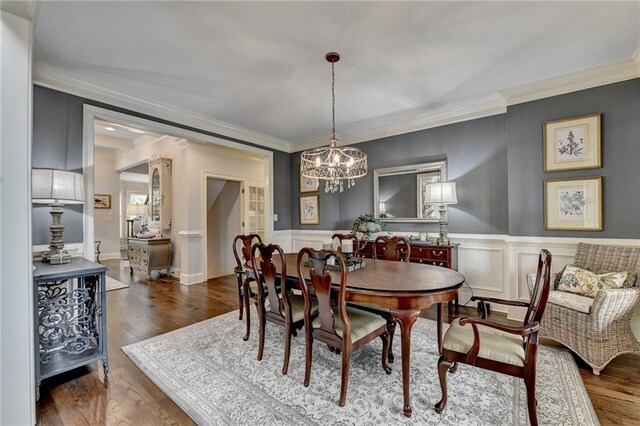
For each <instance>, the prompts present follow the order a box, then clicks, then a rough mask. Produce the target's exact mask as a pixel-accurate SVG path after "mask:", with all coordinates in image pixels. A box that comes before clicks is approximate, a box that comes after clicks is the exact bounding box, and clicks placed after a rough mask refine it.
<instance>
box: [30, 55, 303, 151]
mask: <svg viewBox="0 0 640 426" xmlns="http://www.w3.org/2000/svg"><path fill="white" fill-rule="evenodd" d="M33 83H34V84H37V85H38V86H42V87H47V88H50V89H54V90H58V91H61V92H65V93H69V94H71V95H75V96H80V97H83V98H87V99H91V100H94V101H98V102H103V103H105V104H109V105H113V106H116V107H119V108H125V109H128V110H131V111H136V112H139V113H142V114H146V115H149V116H152V117H156V118H160V119H163V120H168V121H171V122H174V123H178V124H182V125H185V126H189V127H193V128H195V129H199V130H203V131H206V132H210V133H214V134H217V135H222V136H226V137H229V138H234V139H238V140H240V141H243V142H249V143H252V144H256V145H259V146H261V147H267V148H271V149H275V150H278V151H284V152H287V153H288V152H291V143H290V142H288V141H284V140H282V139H278V138H274V137H271V136H268V135H264V134H262V133H258V132H254V131H252V130H248V129H244V128H242V127H239V126H234V125H232V124H229V123H225V122H223V121H218V120H214V119H211V118H208V117H205V116H202V115H198V114H194V113H192V112H189V111H185V110H182V109H179V108H176V107H173V106H169V105H165V104H160V103H155V102H150V101H147V100H144V99H139V98H135V97H133V96H130V95H127V94H124V93H121V92H118V91H116V90H112V89H107V88H105V87H102V86H99V85H97V84H94V83H91V82H88V81H86V80H83V79H80V78H78V77H75V76H73V75H71V74H69V73H67V72H64V71H61V70H59V69H57V68H54V67H50V66H48V65H42V64H35V63H34V64H33Z"/></svg>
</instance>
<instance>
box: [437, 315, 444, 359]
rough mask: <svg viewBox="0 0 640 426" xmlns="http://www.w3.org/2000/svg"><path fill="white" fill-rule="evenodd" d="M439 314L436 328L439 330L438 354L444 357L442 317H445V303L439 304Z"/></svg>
mask: <svg viewBox="0 0 640 426" xmlns="http://www.w3.org/2000/svg"><path fill="white" fill-rule="evenodd" d="M437 312H438V315H437V317H436V322H437V326H436V327H437V330H438V354H439V355H442V317H443V316H444V303H438V305H437Z"/></svg>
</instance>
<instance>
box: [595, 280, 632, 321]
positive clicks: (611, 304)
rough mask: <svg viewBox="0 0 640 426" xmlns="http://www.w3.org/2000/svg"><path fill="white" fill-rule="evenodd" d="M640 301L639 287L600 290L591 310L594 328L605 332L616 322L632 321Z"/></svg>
mask: <svg viewBox="0 0 640 426" xmlns="http://www.w3.org/2000/svg"><path fill="white" fill-rule="evenodd" d="M638 301H640V288H637V287H632V288H616V289H601V290H598V292H597V293H596V297H595V300H594V301H593V306H592V308H591V318H592V321H593V327H594V328H596V329H597V330H603V329H605V328H606V327H608V326H609V325H610V324H611V323H613V322H615V321H619V320H627V321H630V319H631V316H632V315H633V311H634V310H635V307H636V305H637V304H638Z"/></svg>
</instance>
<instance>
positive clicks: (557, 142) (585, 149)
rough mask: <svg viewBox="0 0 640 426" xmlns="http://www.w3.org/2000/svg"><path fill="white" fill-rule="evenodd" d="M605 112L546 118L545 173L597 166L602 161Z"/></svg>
mask: <svg viewBox="0 0 640 426" xmlns="http://www.w3.org/2000/svg"><path fill="white" fill-rule="evenodd" d="M600 120H601V114H590V115H582V116H578V117H571V118H563V119H561V120H553V121H545V122H544V126H543V132H542V138H543V161H544V171H545V172H560V171H564V170H583V169H597V168H600V167H602V160H601V150H602V141H601V137H600V136H601V127H600Z"/></svg>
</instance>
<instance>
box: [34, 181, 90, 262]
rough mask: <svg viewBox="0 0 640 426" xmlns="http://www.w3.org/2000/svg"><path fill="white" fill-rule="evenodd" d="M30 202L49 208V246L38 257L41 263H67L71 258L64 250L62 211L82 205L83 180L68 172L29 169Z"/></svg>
mask: <svg viewBox="0 0 640 426" xmlns="http://www.w3.org/2000/svg"><path fill="white" fill-rule="evenodd" d="M31 198H32V202H34V203H36V204H49V206H50V207H51V212H50V213H51V225H50V226H49V229H50V230H51V242H50V243H49V251H48V252H46V253H44V254H43V255H42V261H43V262H49V263H51V264H63V263H71V255H70V254H69V253H67V251H66V250H64V238H63V236H62V235H63V233H64V225H63V224H62V213H63V210H62V207H63V206H64V205H65V204H82V203H84V177H83V176H82V174H80V173H75V172H71V171H68V170H55V169H32V170H31Z"/></svg>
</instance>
